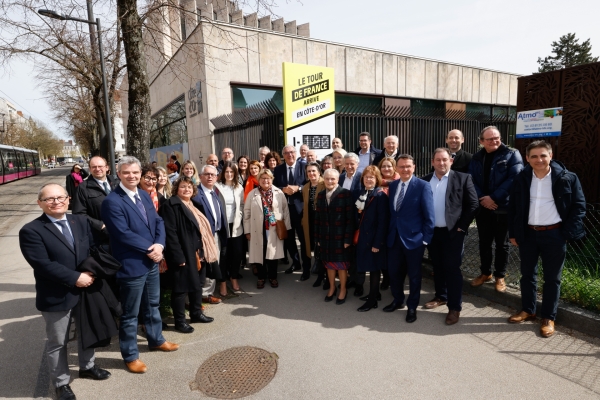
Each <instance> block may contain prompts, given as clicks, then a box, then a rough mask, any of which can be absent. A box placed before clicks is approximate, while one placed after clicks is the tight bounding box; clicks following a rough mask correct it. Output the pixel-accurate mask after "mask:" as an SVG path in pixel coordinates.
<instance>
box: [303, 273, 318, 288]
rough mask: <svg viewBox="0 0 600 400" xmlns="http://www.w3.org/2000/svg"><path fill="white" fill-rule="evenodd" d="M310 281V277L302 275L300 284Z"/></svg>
mask: <svg viewBox="0 0 600 400" xmlns="http://www.w3.org/2000/svg"><path fill="white" fill-rule="evenodd" d="M309 279H310V275H304V274H302V276H301V277H300V282H304V281H307V280H309ZM317 286H318V285H317Z"/></svg>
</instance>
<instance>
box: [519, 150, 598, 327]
mask: <svg viewBox="0 0 600 400" xmlns="http://www.w3.org/2000/svg"><path fill="white" fill-rule="evenodd" d="M526 154H527V162H528V163H529V165H527V166H526V167H525V169H523V171H521V173H520V174H519V175H517V176H516V177H515V180H514V183H513V186H512V190H511V193H510V199H509V208H508V233H509V238H510V239H509V240H510V242H511V243H512V244H513V245H514V246H519V255H520V256H521V282H520V283H521V302H522V306H523V308H522V311H521V312H519V313H517V314H515V315H513V316H511V317H510V318H509V319H508V322H511V323H521V322H524V321H527V320H530V319H535V314H536V301H537V277H536V275H537V270H538V259H539V257H541V258H542V268H543V270H544V290H543V295H542V309H541V313H540V314H541V317H542V326H541V329H540V333H541V335H542V336H543V337H550V336H552V335H553V334H554V320H555V319H556V311H557V309H558V298H559V297H560V283H561V274H562V269H563V266H564V263H565V256H566V252H567V241H573V240H579V239H581V238H582V237H583V236H585V230H584V225H583V217H584V216H585V208H586V204H585V197H584V194H583V189H582V188H581V183H579V178H577V175H575V174H574V173H572V172H570V171H567V169H566V168H565V166H564V165H563V164H562V163H560V162H558V161H553V160H552V147H551V146H550V144H549V143H547V142H545V141H543V140H538V141H535V142H532V143H530V144H529V146H527V150H526Z"/></svg>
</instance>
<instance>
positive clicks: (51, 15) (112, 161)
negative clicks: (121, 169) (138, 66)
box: [38, 9, 117, 179]
mask: <svg viewBox="0 0 600 400" xmlns="http://www.w3.org/2000/svg"><path fill="white" fill-rule="evenodd" d="M38 13H39V14H40V15H42V16H44V17H48V18H53V19H58V20H61V21H77V22H83V23H86V24H89V25H96V27H97V28H98V36H97V38H98V52H99V53H100V70H101V72H102V88H103V92H104V113H105V118H106V133H107V134H106V137H107V141H108V156H109V165H110V174H111V177H112V178H113V179H116V178H117V175H116V173H115V146H114V143H113V140H114V138H113V133H112V126H111V123H110V122H111V119H110V103H109V101H108V85H107V84H106V71H105V67H104V52H103V49H102V35H101V34H100V32H102V27H101V25H100V18H96V22H94V21H90V20H87V19H80V18H74V17H69V16H66V15H61V14H59V13H57V12H56V11H52V10H44V9H40V10H38Z"/></svg>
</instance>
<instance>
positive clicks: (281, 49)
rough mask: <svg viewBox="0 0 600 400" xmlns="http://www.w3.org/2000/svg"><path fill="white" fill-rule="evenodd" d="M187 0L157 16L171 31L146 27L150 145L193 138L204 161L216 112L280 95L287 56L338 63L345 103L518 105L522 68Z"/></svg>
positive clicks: (194, 151)
mask: <svg viewBox="0 0 600 400" xmlns="http://www.w3.org/2000/svg"><path fill="white" fill-rule="evenodd" d="M180 4H181V5H182V6H183V8H184V9H185V12H181V13H179V12H177V13H175V12H171V11H168V9H167V8H162V9H161V11H160V13H156V14H154V15H153V16H152V17H151V19H150V22H151V23H152V24H154V25H155V26H154V27H155V28H156V30H158V31H160V32H163V33H164V34H162V35H158V36H156V35H155V36H154V37H153V38H150V37H149V36H148V35H149V33H148V30H147V31H146V35H147V36H146V39H147V40H146V42H147V60H148V72H149V79H150V95H151V108H152V114H153V115H152V118H153V133H152V138H153V140H152V144H151V148H152V147H159V146H161V145H165V144H167V143H168V144H173V142H174V141H177V140H181V141H187V142H188V143H189V152H190V158H191V159H192V160H195V161H199V160H198V159H199V158H200V160H202V158H204V157H206V155H207V154H209V153H212V152H214V149H213V140H212V136H211V133H212V131H213V130H214V126H212V124H211V122H210V119H211V118H215V117H217V116H220V115H223V114H228V113H231V112H233V111H234V109H236V108H243V107H245V106H246V105H250V104H254V103H256V102H258V101H262V100H265V99H267V98H271V99H273V100H274V101H275V102H276V103H277V102H278V101H279V100H280V91H281V87H282V63H283V62H295V63H305V64H311V65H321V66H327V67H333V68H334V69H335V89H336V108H337V106H338V105H340V106H341V105H343V103H344V102H352V101H353V99H354V100H356V99H357V98H359V97H360V101H365V100H369V101H375V102H379V103H380V104H386V105H387V104H391V105H401V106H412V105H414V104H429V103H431V104H433V103H435V105H436V106H438V107H439V106H440V105H441V106H442V107H445V108H446V109H458V110H469V109H471V110H473V109H477V108H478V107H484V108H485V107H488V108H489V107H490V106H501V107H506V108H509V107H514V106H515V105H516V98H517V77H518V75H516V74H511V73H505V72H500V71H494V70H489V69H484V68H477V67H472V66H466V65H460V64H454V63H448V62H444V61H439V60H431V59H425V58H421V57H417V56H409V55H405V54H398V53H391V52H386V51H380V50H375V49H369V48H365V47H359V46H352V45H346V44H340V43H333V42H329V41H327V40H320V39H314V38H311V37H310V27H309V24H301V25H297V24H296V21H290V22H285V21H284V20H283V19H277V20H272V19H271V17H270V16H266V17H262V18H258V16H257V14H248V15H246V14H244V13H243V12H242V10H239V9H238V8H236V5H235V3H234V2H231V1H226V0H212V1H211V0H207V1H201V0H181V1H180ZM165 10H166V11H165ZM278 93H279V98H278ZM338 97H339V99H338ZM281 107H282V105H281ZM124 117H126V115H125V114H124ZM124 125H125V126H126V122H124ZM161 140H162V142H161Z"/></svg>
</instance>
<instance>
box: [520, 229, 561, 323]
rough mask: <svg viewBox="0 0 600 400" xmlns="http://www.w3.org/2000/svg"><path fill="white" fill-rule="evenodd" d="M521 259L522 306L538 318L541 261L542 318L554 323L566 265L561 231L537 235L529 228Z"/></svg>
mask: <svg viewBox="0 0 600 400" xmlns="http://www.w3.org/2000/svg"><path fill="white" fill-rule="evenodd" d="M518 245H519V254H520V255H521V275H522V276H521V302H522V305H523V311H525V312H528V313H530V314H535V307H536V294H537V272H538V258H539V257H541V258H542V268H543V269H544V289H543V295H542V310H541V313H540V314H541V317H542V318H548V319H551V320H553V321H554V319H555V318H556V310H557V308H558V298H559V297H560V282H561V276H562V269H563V266H564V264H565V255H566V253H567V242H566V241H565V239H564V238H563V237H562V235H561V234H560V229H552V230H549V231H534V230H533V229H530V228H527V229H526V232H525V240H523V243H518Z"/></svg>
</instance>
